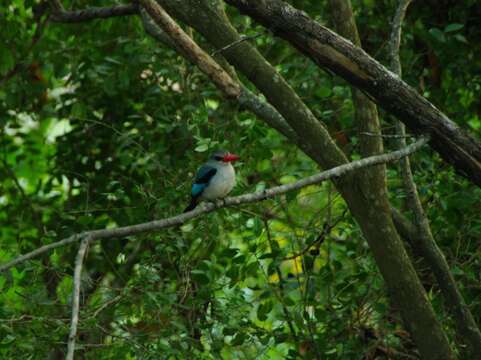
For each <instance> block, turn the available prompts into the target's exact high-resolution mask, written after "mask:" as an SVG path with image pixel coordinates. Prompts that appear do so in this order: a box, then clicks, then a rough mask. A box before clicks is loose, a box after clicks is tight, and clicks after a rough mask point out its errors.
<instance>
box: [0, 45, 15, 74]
mask: <svg viewBox="0 0 481 360" xmlns="http://www.w3.org/2000/svg"><path fill="white" fill-rule="evenodd" d="M14 64H15V59H14V57H13V55H12V53H11V52H10V50H8V49H7V48H6V47H4V46H1V45H0V75H4V74H6V73H7V72H8V71H9V70H11V69H12V68H13V66H14Z"/></svg>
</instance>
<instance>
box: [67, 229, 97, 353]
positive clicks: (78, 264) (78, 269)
mask: <svg viewBox="0 0 481 360" xmlns="http://www.w3.org/2000/svg"><path fill="white" fill-rule="evenodd" d="M90 239H91V237H90V236H87V237H85V238H84V239H83V240H82V242H81V243H80V246H79V249H78V252H77V257H76V258H75V270H74V276H73V291H72V319H71V321H70V333H69V336H68V344H67V356H66V357H65V358H66V359H67V360H73V358H74V352H75V339H76V337H77V325H78V318H79V309H80V284H81V275H82V265H83V261H84V257H85V253H86V252H87V247H88V245H89V242H90Z"/></svg>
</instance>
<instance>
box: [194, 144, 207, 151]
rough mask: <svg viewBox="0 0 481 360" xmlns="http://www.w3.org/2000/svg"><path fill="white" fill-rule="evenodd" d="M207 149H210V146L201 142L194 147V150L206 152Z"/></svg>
mask: <svg viewBox="0 0 481 360" xmlns="http://www.w3.org/2000/svg"><path fill="white" fill-rule="evenodd" d="M207 150H209V146H208V145H207V144H200V145H198V146H196V148H195V149H194V151H197V152H206V151H207Z"/></svg>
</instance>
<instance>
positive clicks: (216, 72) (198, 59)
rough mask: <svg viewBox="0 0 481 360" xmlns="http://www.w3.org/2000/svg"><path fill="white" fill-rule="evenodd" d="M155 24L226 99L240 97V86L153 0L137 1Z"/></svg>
mask: <svg viewBox="0 0 481 360" xmlns="http://www.w3.org/2000/svg"><path fill="white" fill-rule="evenodd" d="M139 2H140V4H141V5H142V7H143V8H144V9H145V10H146V11H147V13H148V14H149V15H150V17H151V18H152V19H153V20H154V21H155V23H156V24H157V25H158V26H159V27H160V28H161V29H162V30H163V31H165V33H166V34H167V35H168V36H169V37H170V39H171V40H172V41H173V42H174V43H175V45H176V47H178V48H179V49H180V50H181V51H182V53H183V54H184V55H185V56H186V57H187V58H188V59H189V60H190V61H192V62H193V63H194V64H196V65H197V66H198V67H199V69H200V70H201V71H202V72H204V73H205V74H206V75H207V76H208V77H209V78H210V79H211V80H212V81H213V82H214V83H215V84H216V85H217V86H218V87H220V88H221V89H222V91H223V93H224V94H225V95H226V96H227V97H228V98H238V97H239V96H240V86H239V84H238V83H237V82H236V81H234V80H233V79H232V78H231V77H230V76H229V74H228V73H227V72H226V71H225V70H224V69H223V68H222V67H221V66H220V65H219V64H217V63H216V62H215V61H214V60H213V59H212V58H211V57H210V56H209V55H208V54H207V53H206V52H205V51H204V50H202V49H201V48H200V47H199V45H197V44H196V43H195V42H194V41H193V40H192V39H191V37H190V36H189V35H187V34H186V33H185V32H184V30H182V28H181V27H180V26H179V25H177V23H176V22H175V21H174V20H173V19H172V18H171V17H170V15H169V14H167V12H166V11H165V10H164V9H163V8H162V7H161V6H160V5H159V4H157V2H155V1H153V0H139Z"/></svg>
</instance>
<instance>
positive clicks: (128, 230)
mask: <svg viewBox="0 0 481 360" xmlns="http://www.w3.org/2000/svg"><path fill="white" fill-rule="evenodd" d="M428 140H429V138H421V139H420V140H418V141H416V142H415V143H413V144H411V145H409V146H406V147H405V148H403V149H401V150H396V151H393V152H390V153H386V154H382V155H375V156H369V157H367V158H364V159H360V160H356V161H352V162H350V163H347V164H343V165H340V166H336V167H334V168H332V169H329V170H325V171H322V172H320V173H318V174H316V175H312V176H308V177H306V178H304V179H301V180H299V181H296V182H294V183H290V184H285V185H280V186H275V187H272V188H270V189H265V190H262V191H257V192H254V193H250V194H244V195H239V196H235V197H228V198H226V199H224V200H223V201H222V202H221V203H220V202H217V203H205V204H203V206H199V207H198V208H196V209H194V210H192V211H190V212H187V213H184V214H180V215H176V216H172V217H169V218H165V219H161V220H155V221H151V222H147V223H141V224H136V225H130V226H123V227H118V228H113V229H103V230H91V231H86V232H83V233H79V234H74V235H72V236H70V237H68V238H65V239H63V240H60V241H58V242H55V243H52V244H48V245H45V246H42V247H40V248H38V249H36V250H34V251H32V252H29V253H27V254H25V255H22V256H19V257H17V258H15V259H13V260H11V261H9V262H7V263H5V264H3V265H1V266H0V272H3V271H6V270H8V269H10V268H11V267H13V266H16V265H18V264H20V263H22V262H25V261H27V260H30V259H32V258H34V257H36V256H39V255H41V254H43V253H45V252H47V251H50V250H52V249H55V248H58V247H61V246H65V245H68V244H71V243H74V242H77V241H79V240H82V239H84V238H85V237H86V236H88V237H89V238H90V239H91V241H92V240H99V239H110V238H120V237H126V236H132V235H137V234H140V233H145V232H153V231H159V230H161V229H164V228H167V227H172V226H177V225H181V224H184V223H185V222H187V221H188V220H191V219H193V218H196V217H198V216H200V215H202V214H206V213H210V212H213V211H215V210H217V209H220V208H223V207H228V206H235V205H241V204H249V203H255V202H259V201H262V200H265V199H269V198H273V197H275V196H278V195H281V194H285V193H287V192H289V191H294V190H299V189H301V188H303V187H306V186H309V185H313V184H318V183H321V182H323V181H325V180H328V179H333V178H339V177H341V176H343V175H346V174H348V173H352V172H354V171H356V170H359V169H361V168H365V167H368V166H374V165H379V164H384V163H388V162H393V161H396V160H399V159H401V158H403V157H405V156H407V155H409V154H411V153H413V152H415V151H417V150H419V149H420V148H421V147H422V146H423V145H425V144H426V143H427V142H428Z"/></svg>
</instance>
